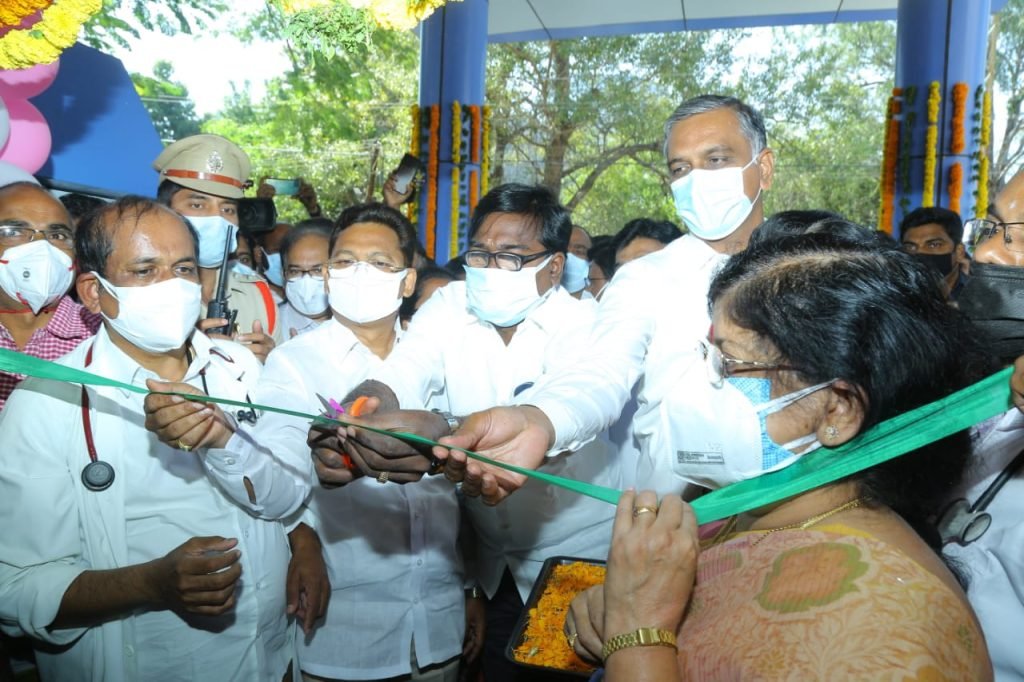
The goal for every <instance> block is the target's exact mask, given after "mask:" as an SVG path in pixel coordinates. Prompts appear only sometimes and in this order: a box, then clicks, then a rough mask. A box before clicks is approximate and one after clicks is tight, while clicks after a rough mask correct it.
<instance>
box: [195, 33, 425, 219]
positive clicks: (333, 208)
mask: <svg viewBox="0 0 1024 682" xmlns="http://www.w3.org/2000/svg"><path fill="white" fill-rule="evenodd" d="M261 21H262V22H263V23H261V24H259V25H257V26H255V27H253V30H255V31H257V32H262V33H265V34H269V35H273V34H274V31H276V30H277V28H276V27H275V22H276V21H277V20H276V19H275V18H274V17H273V16H269V15H268V16H267V17H263V18H262V20H261ZM373 40H374V43H373V47H372V49H370V50H360V51H355V52H349V53H343V54H339V55H337V56H334V57H327V56H324V55H322V54H318V53H306V52H302V51H299V50H295V49H290V50H289V54H290V56H291V59H292V63H293V67H292V69H291V70H290V71H289V72H288V73H287V74H285V75H284V76H282V77H280V78H277V79H274V80H272V81H271V82H269V83H268V84H267V92H266V95H265V96H264V97H263V98H262V99H260V100H259V101H253V99H252V97H251V96H250V94H249V92H248V91H247V89H242V90H239V91H236V92H235V93H233V94H232V95H231V97H229V98H228V101H227V103H226V106H225V109H224V110H223V111H222V112H221V113H220V114H219V115H217V116H215V117H212V118H211V119H210V120H208V121H206V122H205V123H204V124H203V130H204V132H211V133H217V134H220V135H224V136H225V137H228V138H230V139H232V140H233V141H235V142H236V143H237V144H239V145H240V146H242V148H243V149H245V150H246V152H247V153H248V154H249V156H250V157H251V159H252V161H253V175H254V177H255V178H257V179H258V178H261V177H265V176H269V177H302V178H305V179H306V180H307V181H308V182H310V183H311V184H312V185H313V186H314V187H315V188H316V190H317V193H318V195H319V198H320V204H321V206H322V207H323V209H324V211H325V214H326V215H330V216H333V215H336V214H337V212H338V211H340V210H341V209H342V208H344V207H345V206H348V205H351V204H353V203H356V202H360V201H365V200H367V198H368V197H367V191H368V188H369V186H370V184H371V178H372V181H373V184H374V185H375V186H376V187H377V188H378V191H377V197H378V198H379V187H380V182H381V180H382V178H383V177H386V174H387V172H389V171H390V169H391V168H393V167H394V166H396V165H397V164H398V161H399V159H400V158H401V156H402V154H403V153H404V152H405V151H406V150H407V149H408V147H409V139H410V138H409V136H410V125H411V123H410V120H411V119H410V115H409V107H410V105H412V104H414V103H415V102H416V89H417V86H418V78H419V73H418V62H419V47H418V43H417V41H416V38H415V36H413V35H412V34H410V33H395V32H385V31H380V32H378V33H376V34H375V35H374V39H373ZM277 207H278V211H279V212H280V213H281V216H282V218H284V219H287V220H293V221H294V220H298V219H301V218H303V217H305V216H304V213H303V211H302V209H301V207H300V205H299V204H298V202H296V201H288V200H285V199H284V198H281V199H279V200H278V201H277Z"/></svg>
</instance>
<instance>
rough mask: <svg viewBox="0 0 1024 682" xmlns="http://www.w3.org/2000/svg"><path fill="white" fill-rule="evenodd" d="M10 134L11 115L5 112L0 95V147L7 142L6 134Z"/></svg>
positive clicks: (5, 106) (5, 108) (4, 105)
mask: <svg viewBox="0 0 1024 682" xmlns="http://www.w3.org/2000/svg"><path fill="white" fill-rule="evenodd" d="M10 134H11V115H10V114H8V113H7V105H6V104H4V98H3V97H0V149H3V148H4V145H5V144H7V136H8V135H10Z"/></svg>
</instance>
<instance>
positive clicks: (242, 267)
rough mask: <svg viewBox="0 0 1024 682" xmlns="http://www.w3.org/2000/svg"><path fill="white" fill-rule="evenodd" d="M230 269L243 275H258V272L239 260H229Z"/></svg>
mask: <svg viewBox="0 0 1024 682" xmlns="http://www.w3.org/2000/svg"><path fill="white" fill-rule="evenodd" d="M231 270H232V271H234V272H235V273H236V274H239V275H242V276H243V277H259V273H258V272H256V271H255V270H253V269H252V268H250V267H249V266H248V265H246V264H245V263H243V262H242V261H240V260H236V261H232V262H231Z"/></svg>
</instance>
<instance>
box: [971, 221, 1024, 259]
mask: <svg viewBox="0 0 1024 682" xmlns="http://www.w3.org/2000/svg"><path fill="white" fill-rule="evenodd" d="M964 229H965V230H969V231H970V234H971V249H972V250H974V249H976V248H977V247H978V246H979V245H980V244H982V243H983V242H986V241H988V240H989V239H991V238H992V237H993V236H995V235H996V234H997V233H998V232H999V231H1000V230H1002V232H1003V244H1005V245H1006V250H1007V251H1014V252H1018V253H1024V223H1003V222H997V221H995V220H988V219H986V218H973V219H971V220H968V221H967V222H965V223H964Z"/></svg>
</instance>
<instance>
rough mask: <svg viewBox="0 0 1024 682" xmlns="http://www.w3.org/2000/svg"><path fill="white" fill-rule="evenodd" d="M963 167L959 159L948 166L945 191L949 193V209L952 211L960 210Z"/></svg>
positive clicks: (962, 189) (957, 211)
mask: <svg viewBox="0 0 1024 682" xmlns="http://www.w3.org/2000/svg"><path fill="white" fill-rule="evenodd" d="M963 180H964V167H963V165H961V163H960V162H959V161H957V162H956V163H954V164H953V165H952V166H950V167H949V184H948V185H946V193H947V194H949V210H950V211H953V212H954V213H959V212H960V196H961V195H962V194H963V191H964V187H963Z"/></svg>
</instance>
